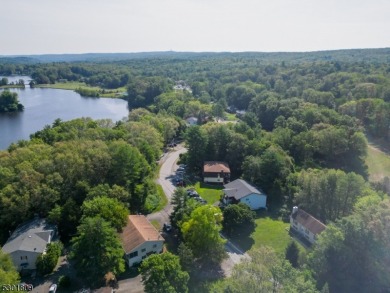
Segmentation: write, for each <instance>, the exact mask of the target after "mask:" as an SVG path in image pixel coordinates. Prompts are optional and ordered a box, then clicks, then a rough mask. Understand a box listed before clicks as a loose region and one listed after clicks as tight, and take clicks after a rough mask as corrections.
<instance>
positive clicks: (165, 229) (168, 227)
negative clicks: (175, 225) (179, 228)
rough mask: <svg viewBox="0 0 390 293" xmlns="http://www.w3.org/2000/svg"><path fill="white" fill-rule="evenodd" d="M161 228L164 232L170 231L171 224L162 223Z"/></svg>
mask: <svg viewBox="0 0 390 293" xmlns="http://www.w3.org/2000/svg"><path fill="white" fill-rule="evenodd" d="M163 230H164V231H165V232H171V231H172V226H171V225H170V224H168V223H164V225H163Z"/></svg>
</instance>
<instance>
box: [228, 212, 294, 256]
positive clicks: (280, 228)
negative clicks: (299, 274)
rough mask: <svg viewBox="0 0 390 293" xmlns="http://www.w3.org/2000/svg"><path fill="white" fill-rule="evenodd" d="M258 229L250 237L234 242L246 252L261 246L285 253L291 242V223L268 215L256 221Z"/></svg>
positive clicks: (234, 240)
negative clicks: (289, 229) (289, 230)
mask: <svg viewBox="0 0 390 293" xmlns="http://www.w3.org/2000/svg"><path fill="white" fill-rule="evenodd" d="M256 224H257V226H256V229H255V231H253V232H252V234H251V235H250V236H249V237H246V238H239V239H235V238H233V239H232V241H233V242H234V243H236V244H238V246H239V247H240V248H242V249H243V250H244V251H247V250H250V249H255V248H258V247H261V246H269V247H272V248H273V249H274V250H275V252H276V253H281V254H284V251H285V249H286V247H287V245H288V243H289V242H290V241H291V237H290V235H289V232H288V228H289V226H290V224H289V223H284V222H283V221H281V220H278V219H273V218H271V217H269V216H268V215H263V216H260V217H258V218H257V219H256Z"/></svg>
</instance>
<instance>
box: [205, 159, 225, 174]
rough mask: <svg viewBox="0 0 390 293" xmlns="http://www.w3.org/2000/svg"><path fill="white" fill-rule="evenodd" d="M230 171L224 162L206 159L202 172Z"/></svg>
mask: <svg viewBox="0 0 390 293" xmlns="http://www.w3.org/2000/svg"><path fill="white" fill-rule="evenodd" d="M222 171H223V172H224V173H230V168H229V165H228V164H227V163H225V162H219V161H208V162H204V165H203V172H205V173H219V172H222Z"/></svg>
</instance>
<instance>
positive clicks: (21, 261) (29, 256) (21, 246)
mask: <svg viewBox="0 0 390 293" xmlns="http://www.w3.org/2000/svg"><path fill="white" fill-rule="evenodd" d="M55 234H56V228H55V226H53V225H49V224H48V223H47V222H46V220H45V219H38V218H35V219H33V220H31V221H29V222H26V223H24V224H22V225H20V226H19V227H17V228H16V230H15V231H14V233H12V235H11V237H10V238H9V239H8V241H7V242H6V243H5V244H4V246H3V248H2V250H3V251H4V252H5V253H8V254H10V255H11V258H12V261H13V263H14V265H15V267H16V269H17V270H18V271H20V270H22V269H27V270H34V269H36V266H35V262H36V260H37V258H38V256H39V255H41V254H42V253H45V252H46V246H47V244H49V243H50V242H51V241H52V239H53V237H54V236H55Z"/></svg>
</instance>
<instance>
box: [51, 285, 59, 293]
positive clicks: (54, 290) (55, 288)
mask: <svg viewBox="0 0 390 293" xmlns="http://www.w3.org/2000/svg"><path fill="white" fill-rule="evenodd" d="M56 292H57V284H51V286H50V288H49V293H56Z"/></svg>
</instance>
